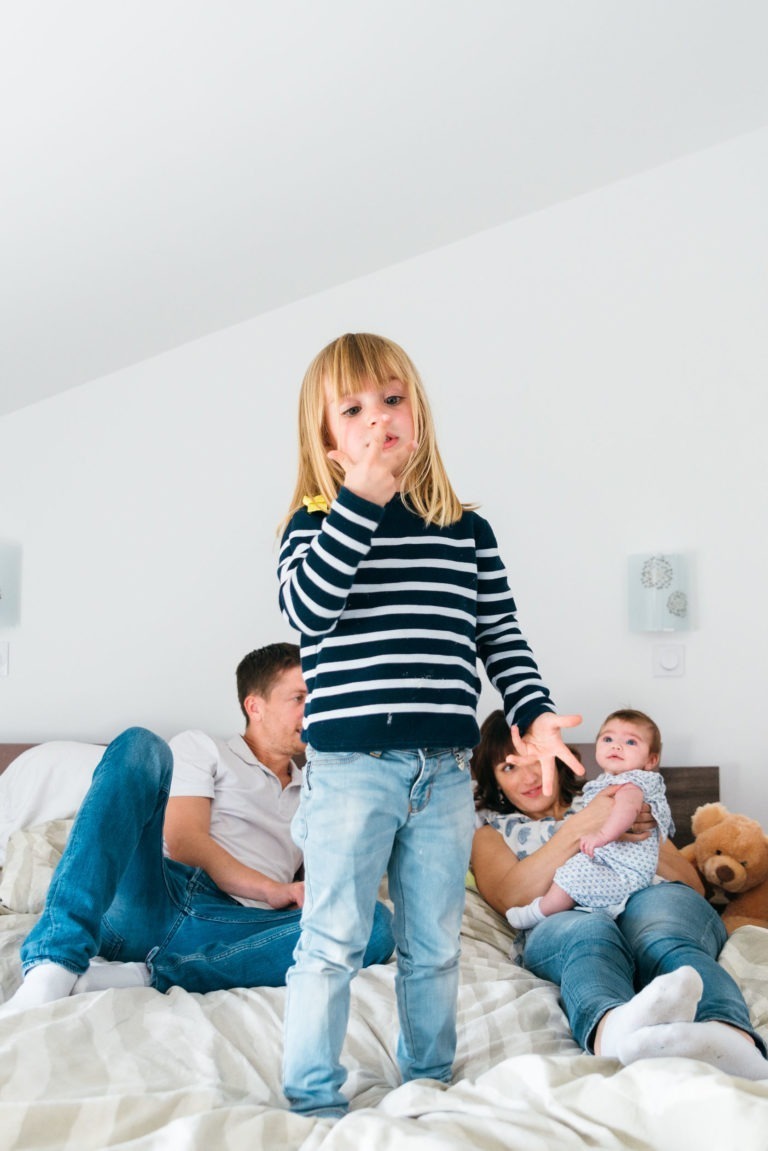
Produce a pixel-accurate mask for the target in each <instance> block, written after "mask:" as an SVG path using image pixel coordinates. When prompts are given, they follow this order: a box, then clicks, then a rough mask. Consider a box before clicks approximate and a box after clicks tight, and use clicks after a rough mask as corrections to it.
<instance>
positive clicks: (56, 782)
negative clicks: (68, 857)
mask: <svg viewBox="0 0 768 1151" xmlns="http://www.w3.org/2000/svg"><path fill="white" fill-rule="evenodd" d="M103 754H104V748H103V747H102V746H101V745H100V744H95V743H72V742H68V741H66V740H58V741H54V742H51V743H41V744H38V746H37V747H31V748H29V750H28V751H24V752H22V753H21V755H19V756H17V757H16V759H14V761H13V763H10V764H9V765H8V767H7V768H6V769H5V771H4V772H3V773H2V775H0V864H2V863H3V861H4V860H5V849H6V845H7V843H8V837H9V836H10V835H11V834H12V833H13V832H14V831H18V830H19V828H22V827H33V826H34V825H36V824H40V823H47V822H48V821H49V820H51V819H72V817H73V816H74V815H75V814H76V812H77V809H78V808H79V807H80V804H81V803H82V802H83V798H84V796H85V793H86V791H87V790H88V788H89V787H90V786H91V777H92V776H93V772H94V768H95V767H96V764H97V763H98V762H99V760H100V759H101V757H102V755H103Z"/></svg>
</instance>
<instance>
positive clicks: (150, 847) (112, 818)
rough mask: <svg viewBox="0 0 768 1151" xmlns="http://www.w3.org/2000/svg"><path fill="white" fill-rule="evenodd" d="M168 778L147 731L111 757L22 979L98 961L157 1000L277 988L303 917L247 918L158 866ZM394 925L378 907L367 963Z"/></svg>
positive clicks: (200, 874)
mask: <svg viewBox="0 0 768 1151" xmlns="http://www.w3.org/2000/svg"><path fill="white" fill-rule="evenodd" d="M172 770H173V758H172V755H171V751H170V748H169V747H168V745H167V744H166V743H165V742H164V741H163V740H162V739H160V738H159V737H158V736H156V735H153V734H152V732H150V731H146V730H144V729H143V728H130V729H129V730H128V731H126V732H123V734H122V735H120V736H118V738H117V739H116V740H114V742H113V743H111V744H110V745H109V747H108V748H107V750H106V752H105V754H104V757H103V758H102V760H101V762H100V764H99V765H98V767H97V768H96V771H95V772H94V776H93V782H92V784H91V787H90V789H89V791H88V794H87V795H86V797H85V800H84V801H83V804H82V806H81V808H80V811H79V813H78V815H77V818H76V820H75V823H74V826H73V828H72V831H71V833H70V836H69V839H68V841H67V845H66V848H65V850H64V854H63V856H62V858H61V862H60V863H59V865H58V867H57V869H56V871H55V873H54V876H53V879H52V880H51V884H50V888H49V890H48V896H47V899H46V904H45V908H44V910H43V914H42V916H41V918H40V920H39V921H38V923H37V924H36V925H35V927H34V928H33V929H32V931H31V932H30V934H29V935H28V936H27V939H26V940H25V941H24V944H23V946H22V949H21V959H22V966H23V968H24V970H25V971H27V970H29V968H30V967H34V966H35V965H36V964H38V963H42V962H45V961H48V962H52V963H58V964H60V965H61V966H62V967H66V968H67V969H68V970H69V971H73V972H76V973H77V974H81V973H82V972H84V971H85V970H86V968H87V967H88V963H89V960H90V959H91V958H92V957H93V956H94V955H102V956H104V957H105V958H106V959H117V960H121V961H123V962H128V961H139V962H146V963H147V964H148V966H149V968H150V971H151V974H152V984H153V986H154V987H156V988H157V989H158V990H159V991H166V990H167V989H168V988H169V987H172V986H179V987H184V988H185V989H186V990H187V991H201V992H205V991H217V990H221V989H225V988H230V987H257V986H264V987H279V986H282V985H283V984H284V983H285V974H286V972H287V970H288V968H289V967H290V966H291V963H292V962H293V951H294V948H295V946H296V943H297V942H298V939H299V934H300V926H299V925H300V919H301V911H300V910H299V909H298V908H293V909H291V910H279V911H274V910H270V909H263V908H258V907H245V906H244V905H243V904H241V903H238V902H237V901H236V900H235V899H232V898H231V897H230V896H229V895H226V894H225V893H224V892H223V891H221V890H220V889H219V888H218V887H217V886H216V884H215V883H214V882H213V880H212V879H210V878H209V876H208V875H207V874H206V873H205V872H204V871H203V870H202V869H201V868H195V867H188V866H187V865H186V864H183V863H177V862H175V861H174V860H170V859H167V858H164V856H163V820H164V817H165V805H166V802H167V800H168V792H169V789H170V785H171V774H172ZM391 919H392V917H391V913H390V911H389V910H388V908H386V907H385V906H384V905H383V904H377V908H376V913H375V916H374V918H373V922H372V930H371V932H370V938H369V939H367V940H366V943H367V949H366V952H365V956H364V959H363V962H364V963H385V962H386V961H387V959H388V958H389V957H390V956H391V954H392V950H393V948H394V938H393V935H392V927H391Z"/></svg>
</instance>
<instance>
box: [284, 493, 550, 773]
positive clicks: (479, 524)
mask: <svg viewBox="0 0 768 1151" xmlns="http://www.w3.org/2000/svg"><path fill="white" fill-rule="evenodd" d="M278 575H279V579H280V607H281V609H282V612H283V615H284V617H285V618H286V619H287V621H288V623H289V624H290V625H291V627H293V628H295V629H296V630H297V631H298V632H299V633H300V635H301V662H302V670H303V673H304V678H305V680H306V683H307V689H308V698H307V704H306V709H305V713H304V738H305V739H306V740H307V742H308V743H310V744H311V745H312V747H314V748H317V749H318V750H320V751H383V750H385V749H387V748H398V749H401V750H408V749H414V748H427V747H431V748H439V747H474V746H475V744H476V743H477V741H478V738H479V729H478V726H477V718H476V714H477V700H478V695H479V691H480V680H479V677H478V673H477V659H478V656H479V658H480V659H481V660H482V662H483V664H484V666H485V669H486V672H487V674H488V677H489V679H490V680H491V682H492V683H493V684H494V686H495V687H496V688H497V689H498V690H499V692H500V693H501V695H502V698H503V700H504V710H505V713H506V716H507V719H508V721H509V722H510V723H517V724H518V725H519V726H520V728H521V730H523V731H524V730H525V729H526V728H527V727H528V725H529V724H530V723H531V722H532V721H533V720H534V719H535V718H536V717H537V716H538V715H541V714H542V713H543V712H546V711H553V710H554V706H553V704H552V702H551V700H550V697H549V692H548V691H547V689H546V688H545V687H544V685H543V684H542V682H541V679H540V676H539V672H538V669H537V667H536V663H535V662H534V659H533V656H532V654H531V650H530V648H529V647H528V644H527V643H526V641H525V639H524V637H523V635H522V633H521V632H520V629H519V627H518V626H517V620H516V617H515V611H516V609H515V602H514V600H513V598H512V595H511V592H510V590H509V585H508V583H507V575H506V572H505V570H504V565H503V564H502V562H501V559H500V557H499V549H498V545H497V543H496V539H495V536H494V534H493V531H492V529H491V527H490V525H489V524H488V523H487V521H486V520H484V519H482V517H481V516H479V515H477V514H476V513H475V512H471V511H467V512H465V513H464V515H463V516H462V518H461V520H459V522H458V523H455V524H452V525H451V526H449V527H445V528H440V527H437V526H435V525H427V524H425V523H424V521H423V520H422V519H421V518H420V517H419V516H417V515H416V514H414V513H413V512H412V511H410V510H409V509H408V508H407V507H406V506H405V505H404V504H403V502H402V500H401V499H400V497H399V496H395V497H394V498H393V499H392V500H390V502H389V503H388V504H387V505H386V507H383V508H382V507H379V506H378V505H377V504H373V503H369V502H368V500H364V499H361V498H360V497H359V496H356V495H354V494H353V493H352V492H350V491H349V490H348V489H347V488H344V487H342V489H341V491H340V492H339V494H338V497H337V498H336V500H335V501H334V503H333V505H332V506H331V509H330V511H329V512H328V513H327V514H326V515H323V514H320V513H317V512H315V513H310V512H308V511H306V510H305V509H303V508H302V509H301V510H300V511H298V512H296V513H295V515H294V516H293V517H292V518H291V520H290V522H289V524H288V527H287V528H286V530H285V533H284V535H283V539H282V544H281V549H280V561H279V569H278Z"/></svg>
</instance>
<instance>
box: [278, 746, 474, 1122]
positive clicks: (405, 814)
mask: <svg viewBox="0 0 768 1151" xmlns="http://www.w3.org/2000/svg"><path fill="white" fill-rule="evenodd" d="M469 761H470V754H469V752H467V751H463V750H441V751H432V750H426V751H384V752H381V753H374V754H365V753H357V752H348V753H331V752H318V751H315V750H313V749H311V748H310V749H308V754H307V765H306V767H305V769H304V783H303V786H302V797H301V803H300V805H299V810H298V812H297V813H296V816H295V817H294V822H293V836H294V839H295V841H296V843H297V844H298V845H299V846H300V847H301V848H302V850H303V851H304V859H305V865H306V891H305V900H304V911H303V915H302V921H301V928H302V931H301V939H300V941H299V945H298V947H297V948H296V965H295V967H293V968H292V969H291V970H290V971H289V972H288V980H287V983H288V996H287V1002H286V1021H285V1060H284V1068H283V1070H284V1081H283V1088H284V1091H285V1094H286V1096H287V1098H288V1100H289V1102H290V1104H291V1107H292V1108H293V1109H294V1110H295V1111H300V1112H306V1113H319V1112H320V1113H321V1112H322V1111H323V1110H325V1109H334V1110H343V1109H345V1108H346V1106H347V1100H346V1098H345V1097H344V1096H343V1095H342V1093H341V1087H342V1084H343V1083H344V1080H345V1079H346V1072H345V1070H344V1068H343V1067H342V1065H341V1063H340V1056H341V1049H342V1044H343V1042H344V1035H345V1032H346V1028H347V1022H348V1018H349V1001H350V982H351V980H352V977H353V975H354V974H355V973H356V971H357V970H358V968H359V967H360V963H361V960H362V956H363V949H364V947H365V941H366V939H367V938H368V935H369V933H370V930H371V919H372V916H373V909H374V905H375V903H376V892H377V891H378V888H379V883H380V881H381V879H382V876H383V875H384V873H385V872H386V873H387V874H388V876H389V894H390V897H391V899H392V901H393V903H394V906H395V925H394V926H395V940H396V945H397V976H396V979H395V990H396V996H397V1007H398V1015H399V1020H400V1037H399V1041H398V1048H397V1059H398V1064H399V1067H400V1071H401V1073H402V1076H403V1079H404V1080H409V1079H416V1078H422V1077H423V1078H431V1079H439V1080H443V1081H444V1082H449V1081H450V1078H451V1072H452V1067H453V1058H454V1054H455V1049H456V1004H457V994H458V982H459V934H460V929H461V917H462V911H463V908H464V880H465V876H466V871H467V866H468V863H469V851H470V846H471V842H472V832H473V808H472V792H471V783H470V773H469Z"/></svg>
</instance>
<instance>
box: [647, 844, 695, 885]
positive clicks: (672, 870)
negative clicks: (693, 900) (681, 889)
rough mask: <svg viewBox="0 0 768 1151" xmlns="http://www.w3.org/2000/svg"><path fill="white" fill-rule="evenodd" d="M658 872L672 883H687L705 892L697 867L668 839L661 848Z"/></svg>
mask: <svg viewBox="0 0 768 1151" xmlns="http://www.w3.org/2000/svg"><path fill="white" fill-rule="evenodd" d="M656 873H657V875H660V876H661V878H662V879H668V880H670V882H672V883H686V884H687V885H688V887H692V888H693V890H694V891H698V893H699V895H703V894H704V884H703V883H702V882H701V879H700V878H699V874H698V872H697V871H696V868H695V867H694V866H693V865H692V864H690V863H689V862H688V860H687V859H686V858H685V856H684V855H681V854H680V852H679V851H678V850H677V848H676V847H675V845H674V844H673V843H670V841H669V840H668V839H665V840H664V842H663V843H662V845H661V847H660V848H659V862H658V864H657V866H656Z"/></svg>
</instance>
